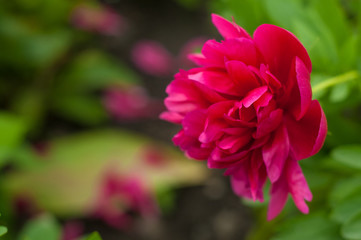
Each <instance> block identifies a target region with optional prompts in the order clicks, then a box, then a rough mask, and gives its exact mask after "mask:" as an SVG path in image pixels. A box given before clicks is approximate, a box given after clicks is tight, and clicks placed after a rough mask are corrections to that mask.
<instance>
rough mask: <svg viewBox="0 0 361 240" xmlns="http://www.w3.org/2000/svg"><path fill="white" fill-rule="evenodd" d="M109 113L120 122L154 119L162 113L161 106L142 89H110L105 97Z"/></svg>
mask: <svg viewBox="0 0 361 240" xmlns="http://www.w3.org/2000/svg"><path fill="white" fill-rule="evenodd" d="M103 102H104V105H105V107H106V109H107V110H108V112H109V113H110V114H111V115H113V116H114V117H115V118H117V119H119V120H134V119H139V118H149V117H154V116H157V115H158V114H159V112H160V111H161V108H162V106H161V104H160V103H158V102H157V101H156V100H153V99H151V98H150V97H149V96H148V95H147V93H146V91H145V89H143V88H141V87H138V86H136V87H127V88H116V87H113V88H109V89H108V90H106V92H105V95H104V100H103Z"/></svg>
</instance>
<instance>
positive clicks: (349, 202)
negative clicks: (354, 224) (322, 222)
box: [331, 192, 361, 223]
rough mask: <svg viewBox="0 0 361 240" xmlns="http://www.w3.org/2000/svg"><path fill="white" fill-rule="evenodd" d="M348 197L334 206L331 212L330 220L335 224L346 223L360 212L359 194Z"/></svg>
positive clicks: (360, 195)
mask: <svg viewBox="0 0 361 240" xmlns="http://www.w3.org/2000/svg"><path fill="white" fill-rule="evenodd" d="M358 193H359V194H358V195H357V194H356V195H355V196H353V197H349V198H347V199H346V200H344V201H343V202H341V203H339V204H338V205H336V206H335V207H334V208H333V209H332V212H331V218H332V219H333V220H335V221H337V222H340V223H342V222H346V221H348V220H349V219H351V218H352V217H353V216H355V215H356V214H358V213H360V212H361V194H360V193H361V192H358Z"/></svg>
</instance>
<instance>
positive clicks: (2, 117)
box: [0, 112, 26, 166]
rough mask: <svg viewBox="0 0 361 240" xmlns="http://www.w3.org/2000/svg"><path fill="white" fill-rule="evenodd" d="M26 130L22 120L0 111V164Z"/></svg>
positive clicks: (20, 139)
mask: <svg viewBox="0 0 361 240" xmlns="http://www.w3.org/2000/svg"><path fill="white" fill-rule="evenodd" d="M25 131H26V125H25V123H24V121H23V120H22V119H21V118H20V117H18V116H16V115H13V114H10V113H7V112H0V132H1V135H0V166H2V165H3V164H4V163H5V161H6V160H7V159H8V157H9V156H10V154H12V153H13V151H14V150H15V148H16V147H17V146H18V145H20V143H21V142H22V140H23V138H24V135H25Z"/></svg>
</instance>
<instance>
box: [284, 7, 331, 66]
mask: <svg viewBox="0 0 361 240" xmlns="http://www.w3.org/2000/svg"><path fill="white" fill-rule="evenodd" d="M305 11H306V10H305ZM307 13H308V14H307V16H304V17H303V18H293V19H292V20H291V21H292V23H293V24H292V26H293V28H292V29H294V33H295V35H296V36H297V37H298V39H299V40H300V41H301V42H302V43H303V44H304V46H305V48H306V49H307V51H308V53H309V55H310V57H311V60H312V62H313V65H314V69H315V70H316V71H320V72H324V73H328V72H331V73H332V71H334V68H335V67H336V65H337V62H338V52H337V45H336V43H335V40H334V38H333V36H332V34H331V33H330V31H329V29H328V28H327V26H326V25H325V24H324V23H323V22H322V19H321V18H320V17H319V16H318V15H317V12H315V11H312V9H309V10H308V11H307ZM292 29H291V31H292ZM330 66H331V67H333V68H331V67H330Z"/></svg>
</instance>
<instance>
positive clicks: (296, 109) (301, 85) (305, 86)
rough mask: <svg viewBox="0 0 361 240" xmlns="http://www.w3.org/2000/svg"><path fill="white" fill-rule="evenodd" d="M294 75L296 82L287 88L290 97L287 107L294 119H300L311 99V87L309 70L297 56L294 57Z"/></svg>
mask: <svg viewBox="0 0 361 240" xmlns="http://www.w3.org/2000/svg"><path fill="white" fill-rule="evenodd" d="M294 62H295V64H294V71H295V72H294V74H293V75H294V77H295V78H296V80H295V82H296V84H295V85H294V86H293V89H292V90H289V92H290V93H291V94H290V98H289V100H288V104H287V107H288V108H289V110H290V111H291V112H292V114H293V116H294V117H295V118H296V120H300V119H301V118H302V117H303V116H304V114H305V113H306V111H307V109H308V107H309V106H310V104H311V101H312V89H311V83H310V72H309V71H308V69H307V68H306V66H305V64H304V63H303V62H302V60H301V59H300V58H298V57H296V58H295V61H294Z"/></svg>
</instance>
